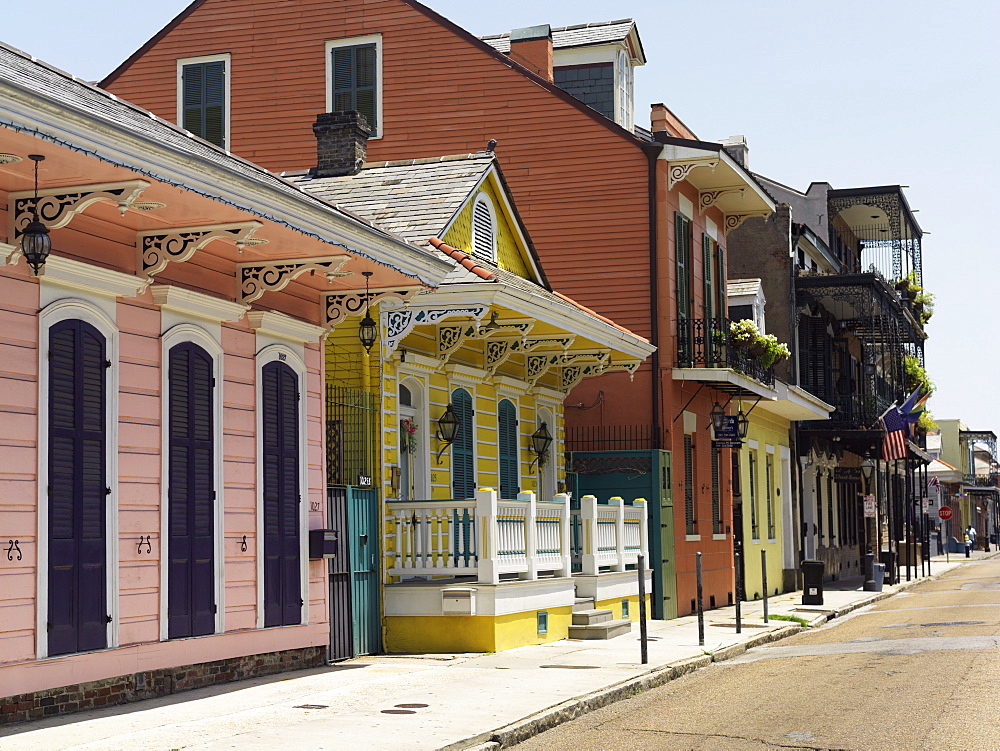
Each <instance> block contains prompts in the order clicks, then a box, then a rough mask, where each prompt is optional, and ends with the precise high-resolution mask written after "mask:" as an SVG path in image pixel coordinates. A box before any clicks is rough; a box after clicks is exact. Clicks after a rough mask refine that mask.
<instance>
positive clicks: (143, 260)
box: [135, 222, 263, 278]
mask: <svg viewBox="0 0 1000 751" xmlns="http://www.w3.org/2000/svg"><path fill="white" fill-rule="evenodd" d="M262 226H263V225H262V224H261V223H260V222H238V223H235V224H218V225H213V226H209V227H181V228H177V229H172V230H168V231H166V232H162V231H152V232H140V233H138V234H137V235H136V240H135V244H136V251H137V253H138V256H139V257H138V263H137V265H138V267H139V268H140V269H141V270H142V273H143V274H145V275H146V276H147V277H148V278H152V277H153V276H155V275H156V274H158V273H160V272H161V271H163V269H164V268H166V265H167V264H168V263H170V262H171V261H176V262H178V263H182V262H184V261H187V260H188V259H189V258H191V256H193V255H194V254H195V251H197V250H200V249H201V248H204V247H205V246H206V245H208V244H209V243H210V242H212V241H213V240H218V239H223V240H229V241H230V242H232V243H233V244H235V245H237V246H238V247H239V246H241V245H244V244H246V242H247V241H248V240H249V239H250V237H251V235H253V233H254V232H256V231H257V230H259V229H260V228H261V227H262Z"/></svg>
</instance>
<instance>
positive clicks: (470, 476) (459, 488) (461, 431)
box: [451, 389, 476, 500]
mask: <svg viewBox="0 0 1000 751" xmlns="http://www.w3.org/2000/svg"><path fill="white" fill-rule="evenodd" d="M451 407H452V409H454V410H455V414H456V415H457V416H458V421H459V426H458V433H457V434H456V435H455V441H454V443H452V444H451V488H452V493H453V494H454V497H455V498H456V499H460V500H464V499H466V498H472V497H473V496H475V494H476V469H475V466H474V454H473V438H474V436H475V423H474V422H473V420H474V419H475V415H474V413H473V410H472V396H471V395H470V394H469V392H468V391H466V390H465V389H455V391H454V392H453V393H452V395H451Z"/></svg>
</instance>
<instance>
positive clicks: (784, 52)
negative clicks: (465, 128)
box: [0, 0, 1000, 431]
mask: <svg viewBox="0 0 1000 751" xmlns="http://www.w3.org/2000/svg"><path fill="white" fill-rule="evenodd" d="M329 1H330V2H336V1H337V0H329ZM6 5H8V6H10V5H14V3H13V0H8V2H7V3H6ZM186 5H187V2H186V1H185V0H159V2H157V3H144V4H135V3H123V2H121V0H115V1H114V2H112V0H89V2H86V3H82V2H79V0H72V1H71V0H30V1H27V2H20V3H17V4H16V7H13V8H11V7H6V8H4V23H3V30H2V32H0V39H2V40H3V41H4V42H6V43H7V44H11V45H13V46H15V47H19V48H20V49H23V50H25V51H26V52H29V53H31V54H32V55H34V56H36V57H38V58H40V59H42V60H45V61H46V62H49V63H51V64H53V65H55V66H57V67H60V68H62V69H64V70H67V71H69V72H71V73H74V74H75V75H77V76H79V77H81V78H85V79H88V80H94V79H99V78H101V77H103V76H104V75H105V74H107V73H108V72H110V71H111V70H112V69H114V67H115V66H116V65H117V64H118V63H120V62H121V61H122V60H124V59H125V58H126V57H128V55H129V54H131V53H132V52H133V51H134V50H135V49H136V48H138V47H139V46H140V45H141V44H142V43H143V42H145V41H146V39H148V38H149V37H150V36H152V35H153V34H154V33H155V32H156V31H158V30H159V29H160V28H161V27H162V26H163V25H164V24H166V23H167V22H168V21H169V20H170V19H171V18H172V17H173V16H174V15H176V14H177V13H178V12H180V11H181V10H182V9H183V8H184V7H186ZM428 5H430V7H432V8H433V9H434V10H436V11H438V12H439V13H441V14H442V15H444V16H446V17H448V18H450V19H451V20H453V21H455V22H456V23H458V24H459V25H460V26H464V27H465V28H466V29H468V30H470V31H472V32H473V33H475V34H489V33H498V32H503V31H509V30H510V29H514V28H519V27H522V26H532V25H535V24H540V23H549V24H551V25H552V26H566V25H571V24H577V23H586V22H592V21H610V20H615V19H618V18H625V17H631V18H635V19H636V21H637V22H638V24H639V32H640V35H641V36H642V40H643V44H644V46H645V49H646V56H647V58H648V60H649V62H648V64H647V65H646V66H645V67H644V68H642V69H640V70H639V72H638V74H637V77H636V86H637V91H636V102H637V117H636V119H637V121H638V122H640V123H645V122H646V120H647V119H648V115H647V114H646V106H647V105H648V104H649V103H651V102H660V101H662V102H665V103H666V104H667V106H669V107H670V108H671V109H673V110H674V111H675V112H676V113H677V114H678V115H679V116H680V117H681V118H682V119H683V120H684V121H685V122H686V123H687V124H688V126H689V127H691V128H692V129H693V130H694V131H695V132H696V133H697V134H698V136H699V138H702V139H704V140H717V139H720V138H724V137H726V136H730V135H734V134H742V135H745V136H746V137H747V141H748V142H749V144H750V160H751V161H750V166H751V168H752V169H754V170H755V171H757V172H761V173H762V174H765V175H767V176H769V177H771V178H773V179H775V180H778V181H779V182H782V183H784V184H786V185H790V186H792V187H795V188H799V189H803V190H804V189H805V188H806V187H807V186H808V185H809V183H810V182H812V181H828V182H830V183H831V184H832V185H833V186H834V187H840V188H848V187H858V186H865V185H887V184H902V185H908V186H910V187H909V188H908V189H907V191H906V193H907V196H908V198H909V201H910V205H911V207H913V208H915V209H919V210H920V213H919V214H918V215H917V218H918V220H919V222H920V224H921V226H922V227H923V229H924V230H925V231H926V232H929V233H931V234H930V235H929V236H927V237H925V238H924V243H923V248H924V278H925V286H926V288H927V289H928V290H929V291H931V292H933V293H935V294H936V295H937V310H936V312H935V315H934V319H933V320H932V321H931V323H930V324H929V327H928V331H929V333H930V337H931V338H930V340H929V341H928V344H927V365H928V370H929V372H930V375H931V378H932V379H933V380H934V381H935V382H936V383H937V385H938V393H937V394H935V396H934V398H933V399H932V400H931V409H932V411H933V413H934V415H935V416H936V417H940V418H952V417H958V418H961V419H963V420H964V421H965V422H966V423H967V424H969V426H970V427H972V428H974V429H979V430H987V429H989V430H994V431H1000V400H998V399H997V397H996V395H994V394H993V392H992V387H991V384H992V383H993V379H994V378H996V373H997V372H998V371H1000V351H998V347H997V346H996V343H995V335H994V332H993V317H994V311H993V309H992V304H993V302H994V299H995V297H996V291H995V290H994V289H993V288H994V287H995V286H996V285H997V283H998V280H997V279H996V278H995V277H994V274H995V273H997V271H998V266H997V262H996V260H995V258H994V255H993V254H994V253H995V251H996V249H995V247H994V245H993V239H992V237H993V236H992V231H990V230H988V229H987V225H988V222H990V221H992V220H991V219H990V217H991V216H993V215H994V212H995V207H996V206H997V204H998V198H1000V195H998V193H1000V188H998V185H1000V183H998V181H997V179H996V176H997V175H998V173H1000V157H998V151H1000V146H998V144H997V143H996V139H997V134H998V124H1000V123H998V121H1000V117H998V105H997V96H996V85H995V81H994V76H995V74H996V71H997V70H1000V45H997V44H996V40H995V36H996V33H997V31H998V29H1000V4H994V3H986V2H982V1H981V0H953V1H952V2H950V3H947V4H941V3H939V2H930V0H877V1H876V2H872V0H842V1H841V2H839V3H818V2H809V1H808V0H796V2H792V1H791V0H759V1H758V2H748V1H747V0H717V1H716V2H712V3H707V2H703V1H696V0H687V1H686V2H681V1H680V0H675V1H674V2H670V1H669V0H655V1H654V0H625V1H624V2H614V3H612V2H607V1H602V2H597V1H596V0H572V1H570V0H546V2H544V3H542V2H538V0H534V1H532V2H527V1H524V0H505V1H504V2H494V1H493V0H476V1H475V2H470V0H429V2H428ZM161 114H162V113H161ZM991 290H993V291H991Z"/></svg>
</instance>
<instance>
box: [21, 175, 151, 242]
mask: <svg viewBox="0 0 1000 751" xmlns="http://www.w3.org/2000/svg"><path fill="white" fill-rule="evenodd" d="M149 186H150V183H148V182H146V181H145V180H129V181H128V182H122V183H101V184H99V185H82V186H77V187H71V188H50V189H49V190H40V191H39V192H38V201H37V211H38V219H39V221H41V223H42V224H44V225H45V226H46V227H48V228H49V229H59V228H60V227H65V226H66V225H67V224H69V223H70V220H72V218H73V217H74V216H76V215H77V214H79V213H80V212H82V211H83V210H84V209H86V208H87V207H88V206H90V205H91V204H92V203H96V202H97V201H109V202H110V203H113V204H115V205H117V206H118V210H119V211H120V212H121V213H122V214H124V213H125V212H126V211H127V210H128V209H129V208H130V207H131V205H132V203H134V202H135V200H136V199H137V198H138V197H139V195H140V194H141V193H142V191H144V190H145V189H146V188H148V187H149ZM9 200H10V204H9V206H10V212H11V216H12V217H13V228H14V237H15V238H17V237H20V236H21V233H22V232H23V231H24V228H25V227H27V226H28V223H29V222H30V221H31V220H32V219H33V218H34V216H35V210H36V201H35V194H34V192H33V191H31V192H25V191H21V192H17V193H11V194H10V197H9Z"/></svg>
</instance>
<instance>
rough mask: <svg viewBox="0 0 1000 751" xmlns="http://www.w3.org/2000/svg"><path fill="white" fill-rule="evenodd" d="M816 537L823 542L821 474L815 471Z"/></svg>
mask: <svg viewBox="0 0 1000 751" xmlns="http://www.w3.org/2000/svg"><path fill="white" fill-rule="evenodd" d="M816 536H817V537H818V538H819V541H820V542H822V541H823V473H822V471H820V470H817V471H816Z"/></svg>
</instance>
